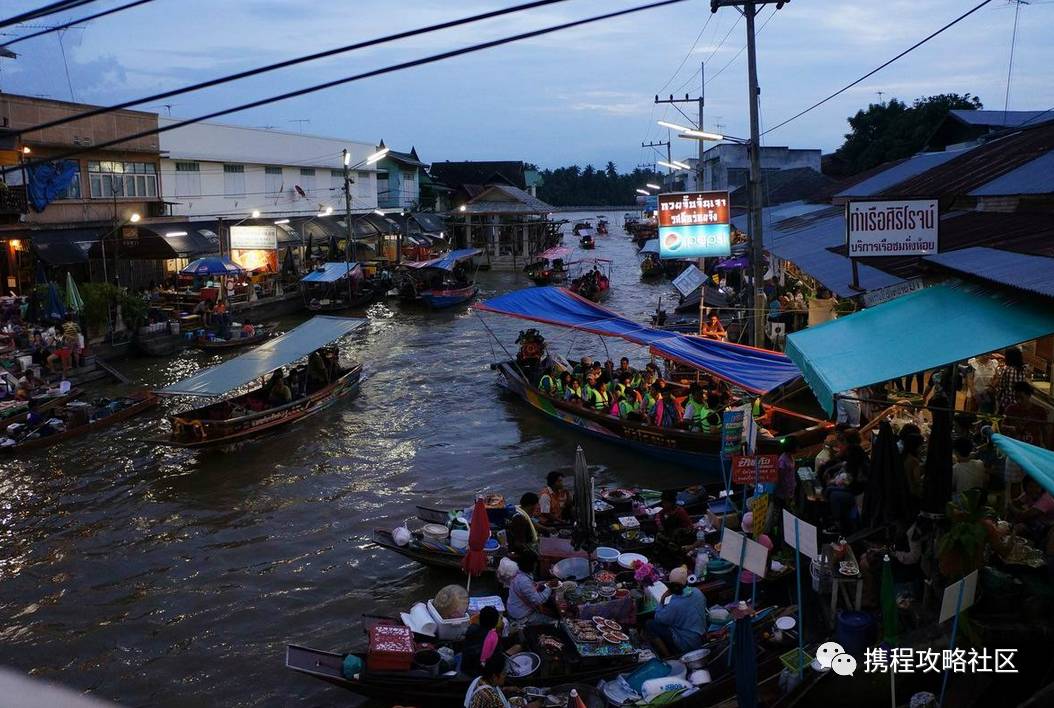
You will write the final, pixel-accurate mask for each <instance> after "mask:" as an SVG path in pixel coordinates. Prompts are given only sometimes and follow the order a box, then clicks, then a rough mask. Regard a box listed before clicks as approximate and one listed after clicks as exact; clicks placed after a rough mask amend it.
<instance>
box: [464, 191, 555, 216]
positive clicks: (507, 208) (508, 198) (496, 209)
mask: <svg viewBox="0 0 1054 708" xmlns="http://www.w3.org/2000/svg"><path fill="white" fill-rule="evenodd" d="M502 195H504V197H505V198H504V199H502V198H501V197H502ZM552 210H553V207H552V206H551V205H549V204H546V203H545V202H543V201H542V200H541V199H538V198H537V197H532V196H531V195H530V194H529V193H528V192H525V191H523V190H522V189H520V188H519V187H511V186H509V185H507V184H492V185H489V186H488V187H487V188H486V189H485V190H483V192H481V193H480V194H479V195H478V196H476V197H473V198H472V199H471V200H469V201H468V202H467V203H466V204H465V205H464V206H463V207H460V208H459V209H458V213H462V214H548V213H549V212H551V211H552Z"/></svg>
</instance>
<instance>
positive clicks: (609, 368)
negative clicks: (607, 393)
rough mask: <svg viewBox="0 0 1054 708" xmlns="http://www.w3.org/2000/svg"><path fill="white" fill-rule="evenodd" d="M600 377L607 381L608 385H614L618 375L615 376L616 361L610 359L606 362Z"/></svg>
mask: <svg viewBox="0 0 1054 708" xmlns="http://www.w3.org/2000/svg"><path fill="white" fill-rule="evenodd" d="M600 378H602V379H603V380H604V381H607V384H608V387H611V386H613V385H614V383H615V381H616V379H617V377H616V376H615V362H613V361H611V359H608V360H607V361H605V362H604V368H603V370H602V371H601V373H600Z"/></svg>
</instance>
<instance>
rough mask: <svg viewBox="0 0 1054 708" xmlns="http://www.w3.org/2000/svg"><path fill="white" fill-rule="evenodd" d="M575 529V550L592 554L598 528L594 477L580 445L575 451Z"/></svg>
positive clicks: (573, 541)
mask: <svg viewBox="0 0 1054 708" xmlns="http://www.w3.org/2000/svg"><path fill="white" fill-rule="evenodd" d="M574 486H575V489H574V494H575V498H574V507H575V527H574V531H573V532H572V537H571V542H572V544H573V545H574V547H575V548H578V549H581V550H584V551H586V552H588V553H592V552H593V549H594V548H596V547H597V526H596V520H595V519H594V516H593V477H592V476H591V475H590V474H589V465H587V464H586V454H585V453H584V452H583V451H582V446H581V445H579V446H578V449H577V450H575V485H574Z"/></svg>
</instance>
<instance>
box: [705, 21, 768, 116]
mask: <svg viewBox="0 0 1054 708" xmlns="http://www.w3.org/2000/svg"><path fill="white" fill-rule="evenodd" d="M775 16H776V8H772V12H771V13H769V16H768V17H767V18H765V21H764V22H762V23H761V27H758V31H757V34H761V31H762V30H763V29H765V25H767V24H768V23H769V20H771V19H772V18H773V17H775ZM746 48H747V45H745V44H744V45H743V46H742V47H740V48H739V51H738V52H736V55H735V56H734V57H732V58H731V59H730V60H729V61H728V63H727V64H725V65H724V66H722V67H721V68H720V69H718V70H717V71H716V72H714V74H713V75H712V76H710V78H708V79H707V80H706V82H705V83H704V84H703V85H704V86H707V85H709V84H710V82H711V81H713V80H714V79H716V78H717V77H718V76H720V75H721V72H723V71H724V70H725V69H727V68H728V67H730V66H732V65H733V64H734V63H735V62H736V59H739V57H741V56H742V55H743V52H744V51H745V50H746ZM700 130H701V129H700Z"/></svg>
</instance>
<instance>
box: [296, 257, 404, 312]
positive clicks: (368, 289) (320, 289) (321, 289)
mask: <svg viewBox="0 0 1054 708" xmlns="http://www.w3.org/2000/svg"><path fill="white" fill-rule="evenodd" d="M390 288H391V283H390V282H388V281H377V282H375V281H373V280H370V279H368V278H366V276H365V273H364V272H363V269H362V266H361V265H360V264H359V263H345V262H332V263H323V264H322V265H320V266H319V267H317V268H314V269H313V270H312V271H311V272H310V273H308V274H307V275H305V276H304V277H303V278H301V279H300V289H301V292H302V293H303V295H304V306H305V307H306V308H307V309H308V310H310V311H311V312H342V311H344V310H354V309H358V308H362V307H366V306H367V305H371V304H373V303H375V302H377V301H378V300H380V299H381V298H382V297H384V294H385V293H386V292H388V290H389V289H390Z"/></svg>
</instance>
